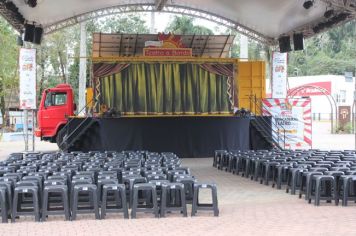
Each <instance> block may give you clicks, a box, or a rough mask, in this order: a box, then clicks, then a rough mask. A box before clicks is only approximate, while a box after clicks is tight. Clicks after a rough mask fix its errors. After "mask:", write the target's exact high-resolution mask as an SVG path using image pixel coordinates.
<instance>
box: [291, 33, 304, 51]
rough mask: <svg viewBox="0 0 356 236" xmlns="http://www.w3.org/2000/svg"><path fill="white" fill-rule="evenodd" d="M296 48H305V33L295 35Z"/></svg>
mask: <svg viewBox="0 0 356 236" xmlns="http://www.w3.org/2000/svg"><path fill="white" fill-rule="evenodd" d="M293 44H294V50H295V51H298V50H304V35H303V33H299V34H294V35H293Z"/></svg>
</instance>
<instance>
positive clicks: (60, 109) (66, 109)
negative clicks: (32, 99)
mask: <svg viewBox="0 0 356 236" xmlns="http://www.w3.org/2000/svg"><path fill="white" fill-rule="evenodd" d="M75 110H76V105H75V104H74V97H73V89H72V87H71V86H70V85H69V84H59V85H57V86H56V87H55V88H49V89H46V90H44V91H43V93H42V98H41V103H40V106H39V110H38V113H37V129H36V131H35V135H36V136H37V137H40V138H41V140H47V141H50V142H56V141H57V140H56V138H57V134H58V132H59V131H60V130H61V129H62V128H63V127H64V126H65V124H66V123H67V117H68V116H73V115H74V111H75Z"/></svg>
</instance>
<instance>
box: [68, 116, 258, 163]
mask: <svg viewBox="0 0 356 236" xmlns="http://www.w3.org/2000/svg"><path fill="white" fill-rule="evenodd" d="M83 119H84V118H71V119H70V120H71V121H70V122H69V125H68V126H67V127H68V128H69V133H70V132H71V131H73V130H75V129H76V128H77V127H78V126H79V124H80V123H81V122H82V121H83ZM89 119H92V121H94V122H93V123H94V124H93V125H92V126H91V128H90V129H88V130H87V131H86V132H85V133H84V134H83V135H82V136H81V137H80V139H79V140H78V141H77V142H76V143H75V145H74V146H73V147H72V148H71V149H70V150H71V151H76V150H82V151H93V150H100V151H104V150H115V151H122V150H149V151H152V152H174V153H176V154H177V155H178V156H179V157H181V158H187V157H207V156H212V155H213V153H214V151H215V150H219V149H225V150H248V149H258V147H257V146H258V143H259V142H256V140H258V137H257V136H258V133H256V132H255V131H254V130H253V129H252V128H250V118H247V117H236V116H170V117H165V116H161V117H142V116H141V117H120V118H89ZM251 139H252V141H251ZM69 141H70V140H69ZM251 145H252V146H251ZM256 145H257V146H256Z"/></svg>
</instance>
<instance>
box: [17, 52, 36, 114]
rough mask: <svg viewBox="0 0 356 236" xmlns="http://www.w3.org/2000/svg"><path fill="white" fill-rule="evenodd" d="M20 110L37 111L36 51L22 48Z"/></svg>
mask: <svg viewBox="0 0 356 236" xmlns="http://www.w3.org/2000/svg"><path fill="white" fill-rule="evenodd" d="M19 66H20V68H19V72H20V109H36V49H26V48H21V50H20V61H19Z"/></svg>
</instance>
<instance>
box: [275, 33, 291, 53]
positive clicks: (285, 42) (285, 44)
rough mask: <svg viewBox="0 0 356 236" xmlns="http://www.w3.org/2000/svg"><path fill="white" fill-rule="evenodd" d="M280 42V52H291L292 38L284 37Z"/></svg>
mask: <svg viewBox="0 0 356 236" xmlns="http://www.w3.org/2000/svg"><path fill="white" fill-rule="evenodd" d="M278 42H279V51H280V52H290V51H292V48H291V46H290V37H289V36H282V37H280V38H279V39H278Z"/></svg>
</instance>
